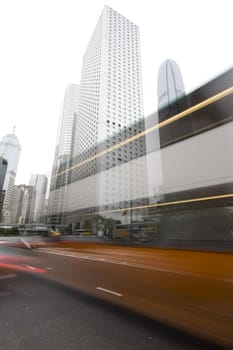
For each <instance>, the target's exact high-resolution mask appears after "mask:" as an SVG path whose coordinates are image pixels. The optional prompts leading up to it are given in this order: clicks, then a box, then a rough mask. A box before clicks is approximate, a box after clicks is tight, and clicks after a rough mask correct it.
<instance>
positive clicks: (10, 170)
mask: <svg viewBox="0 0 233 350" xmlns="http://www.w3.org/2000/svg"><path fill="white" fill-rule="evenodd" d="M20 152H21V146H20V144H19V140H18V138H17V136H16V135H15V134H14V133H12V134H8V135H6V136H4V137H3V138H2V140H1V141H0V155H1V156H3V157H4V158H5V159H6V160H7V162H8V166H7V172H6V176H5V180H4V184H3V190H5V198H4V203H3V216H2V221H3V222H4V223H9V220H10V217H9V206H10V202H11V197H12V193H13V187H14V184H15V178H16V172H17V168H18V163H19V157H20Z"/></svg>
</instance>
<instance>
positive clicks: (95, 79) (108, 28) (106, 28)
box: [72, 6, 145, 209]
mask: <svg viewBox="0 0 233 350" xmlns="http://www.w3.org/2000/svg"><path fill="white" fill-rule="evenodd" d="M143 114H144V112H143V94H142V76H141V56H140V36H139V27H138V26H137V25H135V24H134V23H132V22H131V21H130V20H128V19H127V18H125V17H124V16H122V15H121V14H119V13H118V12H116V11H114V10H113V9H112V8H110V7H109V6H105V7H104V9H103V11H102V14H101V16H100V18H99V21H98V23H97V25H96V27H95V30H94V32H93V34H92V37H91V40H90V41H89V44H88V46H87V49H86V52H85V54H84V57H83V65H82V76H81V84H80V106H79V115H78V122H77V128H76V140H75V162H76V164H77V163H78V162H80V161H83V160H86V159H89V158H91V157H92V156H95V155H96V154H98V153H99V152H101V151H103V150H106V149H108V148H110V147H112V146H114V145H116V144H118V143H120V142H121V141H123V140H125V139H127V138H130V137H131V136H133V135H135V134H137V133H139V132H141V131H143V130H144V115H143ZM142 154H145V142H144V140H143V139H140V140H136V141H135V142H134V146H133V147H132V145H126V146H124V147H122V148H121V147H119V148H118V149H117V150H116V152H114V153H112V154H105V155H103V156H102V157H99V158H98V159H96V160H91V161H88V162H87V163H86V164H84V165H83V166H78V167H75V164H74V168H73V171H72V182H74V181H77V180H80V179H82V178H86V177H89V176H91V175H95V174H96V173H101V172H103V171H106V170H108V169H112V171H109V172H106V173H105V175H106V176H107V177H108V179H107V178H104V177H101V176H100V177H99V180H98V183H96V185H95V189H96V191H97V194H96V196H97V197H96V198H99V199H98V200H97V202H98V203H99V206H102V207H103V205H105V209H106V208H107V206H106V204H107V203H109V204H111V203H113V201H114V198H115V193H116V192H117V193H118V194H119V191H122V194H125V193H126V190H127V191H130V189H129V187H130V186H127V189H126V188H125V187H124V186H123V184H122V185H120V177H119V175H116V173H115V172H114V171H113V168H114V167H115V166H116V165H118V166H120V164H121V163H122V164H123V163H127V162H130V161H131V160H133V159H135V158H138V157H140V156H141V155H142ZM128 168H130V166H129V167H128ZM129 172H131V173H132V172H133V173H134V174H135V173H137V171H136V170H135V168H133V170H130V171H129ZM139 172H140V171H139ZM129 176H130V175H129ZM140 177H141V178H140ZM139 179H140V180H141V179H142V176H141V175H140V174H139V175H138V182H139V181H140V180H139ZM107 182H109V183H111V186H110V187H109V189H108V188H107V187H106V183H107ZM123 183H124V180H123ZM131 187H132V186H131ZM135 187H137V186H135ZM131 192H132V188H131ZM73 201H75V198H74V199H73ZM90 204H91V203H90Z"/></svg>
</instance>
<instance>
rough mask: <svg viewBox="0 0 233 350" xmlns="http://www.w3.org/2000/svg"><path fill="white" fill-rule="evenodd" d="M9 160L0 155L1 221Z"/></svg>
mask: <svg viewBox="0 0 233 350" xmlns="http://www.w3.org/2000/svg"><path fill="white" fill-rule="evenodd" d="M7 164H8V163H7V160H6V159H5V158H3V157H1V156H0V221H1V218H2V207H3V201H4V196H5V191H4V190H3V189H2V188H3V184H4V181H5V176H6V171H7Z"/></svg>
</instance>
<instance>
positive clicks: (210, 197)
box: [86, 193, 233, 215]
mask: <svg viewBox="0 0 233 350" xmlns="http://www.w3.org/2000/svg"><path fill="white" fill-rule="evenodd" d="M225 198H233V193H228V194H219V195H217V196H208V197H198V198H191V199H183V200H180V201H172V202H163V203H154V204H149V205H140V206H137V207H127V208H121V209H112V210H106V211H98V212H95V213H92V214H86V215H93V214H109V213H116V212H124V211H126V210H128V211H131V210H139V209H146V208H154V207H164V206H167V205H175V204H187V203H194V202H204V201H210V200H215V199H225Z"/></svg>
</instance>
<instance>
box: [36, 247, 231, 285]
mask: <svg viewBox="0 0 233 350" xmlns="http://www.w3.org/2000/svg"><path fill="white" fill-rule="evenodd" d="M45 249H46V250H45ZM38 251H39V252H41V253H46V254H53V255H61V256H67V257H70V258H75V259H82V260H91V261H97V262H102V263H107V264H115V265H121V266H126V267H134V268H139V269H146V270H154V271H159V272H167V273H172V274H176V275H182V276H192V277H198V278H211V279H214V280H218V281H223V282H228V283H232V282H233V279H232V278H218V277H214V276H211V277H210V276H204V275H201V274H198V273H192V272H186V271H176V270H172V269H168V268H164V267H159V266H152V265H144V264H138V263H134V262H126V261H117V260H111V259H105V260H103V258H99V257H98V258H97V257H95V256H93V257H91V256H86V255H81V254H79V253H73V252H72V253H69V252H67V251H64V252H62V251H61V250H59V251H54V250H50V249H47V248H41V249H38Z"/></svg>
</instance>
